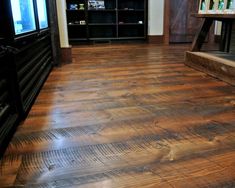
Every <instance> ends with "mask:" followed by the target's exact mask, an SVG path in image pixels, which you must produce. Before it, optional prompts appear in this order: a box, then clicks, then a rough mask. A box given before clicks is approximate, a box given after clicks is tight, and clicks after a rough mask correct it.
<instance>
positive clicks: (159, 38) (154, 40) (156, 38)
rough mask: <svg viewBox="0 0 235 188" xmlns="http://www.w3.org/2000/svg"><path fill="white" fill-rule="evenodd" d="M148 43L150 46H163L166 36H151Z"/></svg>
mask: <svg viewBox="0 0 235 188" xmlns="http://www.w3.org/2000/svg"><path fill="white" fill-rule="evenodd" d="M148 42H149V43H150V44H163V43H164V36H163V35H149V36H148Z"/></svg>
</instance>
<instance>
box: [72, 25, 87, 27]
mask: <svg viewBox="0 0 235 188" xmlns="http://www.w3.org/2000/svg"><path fill="white" fill-rule="evenodd" d="M86 25H87V24H68V26H79V27H84V26H86Z"/></svg>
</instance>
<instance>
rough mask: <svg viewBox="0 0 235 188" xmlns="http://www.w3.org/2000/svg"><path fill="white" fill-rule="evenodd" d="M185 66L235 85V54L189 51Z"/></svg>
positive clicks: (186, 55)
mask: <svg viewBox="0 0 235 188" xmlns="http://www.w3.org/2000/svg"><path fill="white" fill-rule="evenodd" d="M185 64H186V65H188V66H190V67H192V68H195V69H197V70H199V71H202V72H205V73H207V74H209V75H211V76H213V77H216V78H218V79H220V80H223V81H225V82H227V83H229V84H231V85H235V56H234V54H229V53H223V52H210V53H208V52H190V51H187V52H186V54H185Z"/></svg>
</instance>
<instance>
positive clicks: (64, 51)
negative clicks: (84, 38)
mask: <svg viewBox="0 0 235 188" xmlns="http://www.w3.org/2000/svg"><path fill="white" fill-rule="evenodd" d="M61 63H62V64H68V63H72V46H70V47H68V48H61Z"/></svg>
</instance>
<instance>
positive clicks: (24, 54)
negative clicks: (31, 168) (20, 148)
mask: <svg viewBox="0 0 235 188" xmlns="http://www.w3.org/2000/svg"><path fill="white" fill-rule="evenodd" d="M49 5H50V3H49V1H48V0H28V1H25V0H11V1H10V0H9V1H0V25H1V27H0V148H1V154H3V152H2V151H3V150H4V148H5V146H6V145H7V141H9V140H10V138H11V135H12V133H14V130H15V129H16V128H17V125H18V123H19V122H20V121H21V120H23V119H25V118H26V116H27V114H28V112H29V110H30V108H31V106H32V105H33V103H34V101H35V99H36V97H37V95H38V93H39V92H40V89H41V87H42V86H43V84H44V82H45V80H46V78H47V76H48V75H49V73H50V71H51V69H52V67H53V61H54V59H53V57H55V53H54V52H53V51H55V50H53V45H52V38H53V40H54V37H52V34H51V29H50V23H53V22H52V21H51V22H50V20H49V19H48V18H49V17H52V16H51V15H49V11H48V10H50V9H49ZM55 47H56V46H55V45H54V48H55Z"/></svg>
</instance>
